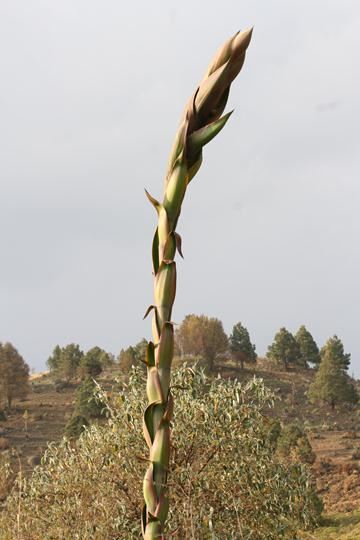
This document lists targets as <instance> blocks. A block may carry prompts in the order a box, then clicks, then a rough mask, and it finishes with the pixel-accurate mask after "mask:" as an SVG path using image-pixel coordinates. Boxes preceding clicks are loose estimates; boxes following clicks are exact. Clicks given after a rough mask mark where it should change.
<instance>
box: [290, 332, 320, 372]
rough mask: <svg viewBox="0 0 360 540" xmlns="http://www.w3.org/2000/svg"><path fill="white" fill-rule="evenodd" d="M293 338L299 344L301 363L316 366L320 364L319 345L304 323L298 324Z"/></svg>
mask: <svg viewBox="0 0 360 540" xmlns="http://www.w3.org/2000/svg"><path fill="white" fill-rule="evenodd" d="M295 340H296V342H297V344H298V345H299V349H300V355H301V361H302V364H303V365H304V366H307V365H308V364H312V365H314V366H318V365H319V364H320V353H319V347H318V346H317V345H316V342H315V340H314V338H313V337H312V335H311V334H310V332H309V331H308V330H307V329H306V327H305V326H304V325H302V326H300V328H299V330H298V331H297V332H296V334H295Z"/></svg>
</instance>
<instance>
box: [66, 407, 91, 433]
mask: <svg viewBox="0 0 360 540" xmlns="http://www.w3.org/2000/svg"><path fill="white" fill-rule="evenodd" d="M88 425H89V422H88V420H87V419H86V418H85V416H82V415H81V414H76V413H74V414H73V415H72V416H71V418H70V419H69V421H68V422H67V424H66V426H65V429H64V434H65V436H66V437H67V438H68V439H69V440H74V439H78V438H79V437H80V435H81V434H82V433H83V432H84V430H85V428H86V427H87V426H88Z"/></svg>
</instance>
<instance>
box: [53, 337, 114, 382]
mask: <svg viewBox="0 0 360 540" xmlns="http://www.w3.org/2000/svg"><path fill="white" fill-rule="evenodd" d="M114 362H115V359H114V356H113V355H112V354H111V353H108V352H106V351H104V350H103V349H101V348H100V347H97V346H96V347H92V348H91V349H89V350H88V351H87V352H86V353H84V352H83V351H82V350H81V349H80V346H79V345H78V344H76V343H70V344H69V345H66V346H64V347H60V346H59V345H56V347H55V348H54V350H53V353H52V355H51V356H50V357H49V358H48V360H47V365H48V367H49V369H50V371H51V372H52V373H54V374H55V375H57V376H58V377H59V378H62V379H65V381H67V382H69V381H70V380H71V379H73V378H74V377H80V378H81V379H84V378H85V377H87V376H91V377H97V376H98V375H100V373H101V372H102V371H103V370H104V369H105V368H106V367H109V366H111V365H112V364H113V363H114Z"/></svg>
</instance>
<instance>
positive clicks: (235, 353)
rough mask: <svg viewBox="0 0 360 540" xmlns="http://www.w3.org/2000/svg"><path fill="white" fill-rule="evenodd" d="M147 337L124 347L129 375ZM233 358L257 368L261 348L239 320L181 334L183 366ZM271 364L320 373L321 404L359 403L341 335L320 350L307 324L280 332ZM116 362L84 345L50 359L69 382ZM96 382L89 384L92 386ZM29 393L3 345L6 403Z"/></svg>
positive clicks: (207, 322) (198, 321) (0, 392)
mask: <svg viewBox="0 0 360 540" xmlns="http://www.w3.org/2000/svg"><path fill="white" fill-rule="evenodd" d="M146 347H147V341H146V339H142V340H141V341H140V342H139V343H137V344H136V345H133V346H130V347H128V348H127V349H122V350H121V351H120V354H119V356H118V358H117V360H118V363H119V365H120V368H121V370H122V371H123V372H128V371H129V369H130V368H131V366H133V365H134V366H135V365H142V366H143V368H144V370H145V369H146V366H145V352H146ZM229 357H230V358H231V359H232V360H233V361H234V362H235V363H237V364H238V365H239V366H240V368H241V369H243V368H244V365H245V364H249V365H251V364H255V363H256V360H257V354H256V347H255V345H254V344H253V343H252V340H251V339H250V335H249V332H248V330H247V328H246V327H245V326H244V325H243V324H242V323H241V322H238V323H236V324H235V325H234V326H233V329H232V332H231V333H230V335H229V336H227V335H226V333H225V331H224V328H223V325H222V322H221V321H220V320H219V319H217V318H213V317H207V316H205V315H194V314H190V315H187V316H186V317H185V318H184V320H183V321H182V323H181V324H180V325H179V327H178V329H177V330H176V332H175V358H174V361H175V362H177V363H178V364H181V363H183V362H185V361H190V362H193V361H194V359H195V360H198V361H199V362H200V364H201V365H203V366H204V367H206V368H207V369H208V370H209V371H212V370H214V368H215V365H216V362H217V361H218V360H219V359H223V360H227V359H229ZM267 361H268V362H269V366H271V365H275V366H276V367H277V368H278V369H284V370H288V369H306V368H309V367H313V368H315V369H316V370H317V372H316V376H315V379H314V382H313V383H312V385H311V386H310V388H309V391H308V397H309V399H311V400H314V401H315V400H321V401H323V402H326V403H328V404H329V405H330V406H331V407H332V408H334V407H335V405H336V404H338V403H341V402H349V403H355V402H356V401H357V399H358V396H357V392H356V388H355V385H354V381H353V380H352V379H351V377H349V375H348V369H349V365H350V354H349V353H345V351H344V346H343V343H342V341H341V339H340V338H339V337H337V336H336V335H334V336H333V337H331V338H329V339H328V341H327V342H326V343H325V345H324V346H323V347H322V348H321V349H319V347H318V345H317V344H316V342H315V340H314V338H313V337H312V335H311V333H310V332H309V331H308V330H307V329H306V327H305V326H301V327H300V328H299V330H298V331H297V332H296V334H295V335H293V334H292V333H291V332H289V331H288V330H287V329H286V328H284V327H283V328H280V330H279V331H278V332H277V333H276V334H275V336H274V340H273V342H272V343H271V344H270V345H269V347H268V351H267ZM114 364H115V358H114V356H113V355H112V354H111V353H108V352H106V351H105V350H103V349H101V348H100V347H97V346H96V347H92V348H91V349H89V350H88V351H87V352H86V353H84V352H83V351H82V350H81V349H80V346H79V345H78V344H75V343H71V344H69V345H66V346H63V347H60V346H59V345H57V346H56V347H55V348H54V350H53V353H52V355H51V356H50V357H49V358H48V360H47V365H48V367H49V369H50V371H51V372H52V373H53V374H54V375H55V376H57V377H58V378H59V379H61V380H64V381H66V382H69V381H70V380H71V379H73V378H80V379H82V380H83V381H84V380H85V379H87V378H94V377H97V376H98V375H99V374H100V373H101V372H102V371H103V370H104V369H105V368H107V367H109V366H112V365H114ZM89 384H90V383H88V385H89ZM28 389H29V366H28V365H27V364H26V362H25V361H24V359H23V358H22V356H21V355H20V354H19V353H18V351H17V350H16V348H15V347H14V346H13V345H12V344H11V343H5V344H1V343H0V400H1V402H2V403H3V405H4V406H6V407H11V403H12V400H13V399H14V398H19V397H23V396H25V395H26V394H27V392H28Z"/></svg>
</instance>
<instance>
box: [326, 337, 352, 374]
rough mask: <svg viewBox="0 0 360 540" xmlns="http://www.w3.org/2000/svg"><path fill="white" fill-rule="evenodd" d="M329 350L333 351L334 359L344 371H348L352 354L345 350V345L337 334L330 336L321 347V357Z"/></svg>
mask: <svg viewBox="0 0 360 540" xmlns="http://www.w3.org/2000/svg"><path fill="white" fill-rule="evenodd" d="M327 352H330V353H331V356H332V357H333V359H334V361H335V362H336V363H337V364H338V365H339V367H340V368H341V369H342V370H343V371H347V370H348V369H349V366H350V360H351V355H350V353H345V352H344V345H343V343H342V341H341V339H340V338H338V337H337V336H336V335H335V336H333V337H331V338H329V339H328V340H327V342H326V343H325V345H324V346H323V348H322V349H321V352H320V354H321V358H323V357H324V356H325V355H326V353H327Z"/></svg>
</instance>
